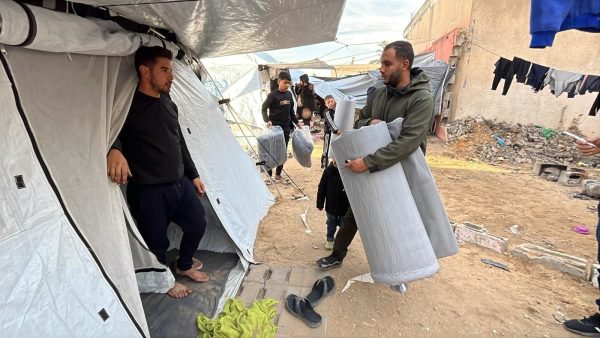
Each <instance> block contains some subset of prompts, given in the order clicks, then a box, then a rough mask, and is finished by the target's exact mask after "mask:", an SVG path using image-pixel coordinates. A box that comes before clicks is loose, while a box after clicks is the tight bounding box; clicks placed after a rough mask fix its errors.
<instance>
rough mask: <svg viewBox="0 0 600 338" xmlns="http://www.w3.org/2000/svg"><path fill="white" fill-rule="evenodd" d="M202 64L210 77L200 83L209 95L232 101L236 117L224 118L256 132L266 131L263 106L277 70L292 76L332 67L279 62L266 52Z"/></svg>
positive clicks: (312, 63)
mask: <svg viewBox="0 0 600 338" xmlns="http://www.w3.org/2000/svg"><path fill="white" fill-rule="evenodd" d="M202 64H203V65H204V66H205V67H206V70H207V71H208V73H209V74H210V76H206V77H205V78H203V82H204V84H205V85H206V87H207V89H208V90H209V91H210V92H211V94H213V95H214V96H216V97H220V96H221V95H222V96H223V97H224V98H228V99H231V107H232V108H233V110H234V111H235V113H236V115H237V116H235V117H233V116H231V115H230V114H232V112H230V111H226V112H225V114H226V116H227V119H228V120H230V121H235V120H234V119H235V118H239V119H240V120H241V121H238V122H242V123H244V124H246V125H248V126H251V127H254V128H259V129H261V128H262V129H264V128H265V123H264V122H263V118H262V114H261V106H262V103H263V101H264V100H265V98H266V97H267V95H268V94H269V92H270V90H271V88H270V81H271V80H273V79H276V78H277V75H278V74H279V72H280V71H282V70H287V71H290V72H291V73H292V74H294V70H295V69H298V68H312V69H324V68H333V67H331V66H329V65H328V64H327V63H325V62H323V61H318V60H309V61H306V62H299V63H280V62H277V60H275V59H274V58H273V57H272V56H271V55H269V54H268V53H265V52H260V53H253V54H243V55H232V56H224V57H217V58H208V59H203V60H202Z"/></svg>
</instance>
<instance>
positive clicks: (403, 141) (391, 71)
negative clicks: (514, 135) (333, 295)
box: [317, 41, 433, 269]
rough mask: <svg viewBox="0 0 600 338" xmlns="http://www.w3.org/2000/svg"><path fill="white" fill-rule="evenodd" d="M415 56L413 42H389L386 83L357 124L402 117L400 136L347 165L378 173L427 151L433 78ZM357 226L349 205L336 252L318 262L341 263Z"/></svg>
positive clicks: (384, 59) (326, 264)
mask: <svg viewBox="0 0 600 338" xmlns="http://www.w3.org/2000/svg"><path fill="white" fill-rule="evenodd" d="M413 59H414V52H413V48H412V45H411V44H410V43H408V42H406V41H395V42H392V43H390V44H388V45H387V46H385V48H384V50H383V53H382V54H381V67H380V68H379V72H380V73H381V76H382V77H383V83H384V84H385V85H386V86H385V87H381V88H378V89H377V90H376V91H375V92H374V93H373V94H372V96H371V98H370V99H369V100H367V104H366V105H365V107H364V108H363V110H362V111H361V113H360V116H359V119H358V121H356V123H355V128H360V127H364V126H367V125H372V124H375V123H379V122H382V121H384V122H391V121H393V120H395V119H397V118H398V117H402V118H404V121H403V123H402V132H401V133H400V137H398V138H397V139H396V140H394V141H393V142H391V143H389V144H388V145H386V146H385V147H382V148H379V149H378V150H377V151H376V152H374V153H373V154H369V155H367V156H365V157H362V158H356V159H348V160H347V161H346V164H345V166H346V168H348V169H350V170H352V171H353V172H356V173H362V172H365V171H369V172H370V173H374V172H377V171H380V170H385V169H387V168H389V167H391V166H393V165H394V164H396V163H398V162H400V161H401V160H403V159H406V158H408V157H409V156H410V155H411V154H412V153H413V152H414V151H415V150H417V149H418V148H421V150H422V151H423V154H425V148H426V145H427V132H428V131H429V129H430V128H431V125H432V122H433V97H432V96H431V90H430V87H429V78H428V77H427V75H425V73H424V72H423V71H422V70H420V69H419V68H412V63H413ZM357 230H358V228H357V226H356V220H355V219H354V214H353V213H352V209H349V210H348V213H347V214H346V216H344V218H343V220H342V227H341V228H340V230H339V231H338V233H337V236H336V238H335V241H334V244H333V252H332V253H331V255H329V256H326V257H323V258H320V259H319V260H317V266H319V267H320V268H323V269H327V268H330V267H333V266H336V265H339V264H341V263H342V261H343V259H344V257H345V256H346V253H347V252H348V246H350V243H351V242H352V239H354V236H355V235H356V231H357Z"/></svg>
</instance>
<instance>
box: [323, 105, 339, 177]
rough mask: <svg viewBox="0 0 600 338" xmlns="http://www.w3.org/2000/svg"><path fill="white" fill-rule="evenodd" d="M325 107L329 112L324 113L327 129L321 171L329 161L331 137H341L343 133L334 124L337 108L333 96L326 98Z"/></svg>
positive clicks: (324, 135) (325, 130) (324, 136)
mask: <svg viewBox="0 0 600 338" xmlns="http://www.w3.org/2000/svg"><path fill="white" fill-rule="evenodd" d="M325 106H326V107H327V110H325V111H324V112H323V116H324V121H325V129H324V131H323V155H321V169H323V168H325V167H327V164H328V163H327V162H328V161H329V145H330V144H331V135H332V134H335V135H340V134H341V131H340V130H339V129H338V128H337V126H336V125H335V123H334V122H333V118H334V117H335V106H336V102H335V99H334V98H333V96H331V95H327V96H325Z"/></svg>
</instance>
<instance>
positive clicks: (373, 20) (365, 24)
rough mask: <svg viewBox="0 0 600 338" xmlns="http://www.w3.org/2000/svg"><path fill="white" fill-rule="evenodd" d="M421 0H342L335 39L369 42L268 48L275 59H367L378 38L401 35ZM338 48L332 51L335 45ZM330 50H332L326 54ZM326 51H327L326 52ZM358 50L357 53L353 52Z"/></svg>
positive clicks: (375, 53)
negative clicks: (342, 9)
mask: <svg viewBox="0 0 600 338" xmlns="http://www.w3.org/2000/svg"><path fill="white" fill-rule="evenodd" d="M424 2H425V0H346V6H345V8H344V12H343V13H342V19H341V21H340V25H339V28H338V33H337V40H338V41H339V42H343V43H344V44H358V43H362V44H364V43H372V42H375V43H373V44H365V45H359V46H348V47H344V45H342V44H339V43H336V42H326V43H320V44H316V45H308V46H302V47H296V48H288V49H280V50H276V51H269V52H268V53H269V54H270V55H272V56H273V57H274V58H275V59H276V60H277V61H279V62H296V61H305V60H309V59H314V58H319V59H321V60H323V61H326V62H327V63H329V64H345V63H350V62H351V61H352V56H355V62H354V63H369V61H371V60H378V59H379V56H380V51H381V46H378V45H377V43H378V42H381V41H387V42H392V41H395V40H402V39H403V38H404V36H403V31H404V28H405V27H406V25H408V23H409V22H410V18H411V14H414V13H416V12H417V11H418V10H419V8H420V7H421V5H423V3H424ZM340 47H343V48H341V49H340V50H338V51H336V52H333V51H335V50H336V49H338V48H340ZM330 52H333V53H331V54H329V53H330ZM326 54H329V55H326ZM357 54H360V55H357Z"/></svg>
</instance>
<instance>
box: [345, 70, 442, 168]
mask: <svg viewBox="0 0 600 338" xmlns="http://www.w3.org/2000/svg"><path fill="white" fill-rule="evenodd" d="M410 78H411V81H410V83H409V84H408V86H406V87H405V88H403V89H401V90H397V89H395V88H392V87H390V86H385V87H381V88H378V89H377V90H376V91H375V92H374V93H373V97H372V98H371V100H369V101H367V104H366V105H365V107H364V108H363V110H362V111H361V112H360V115H359V119H358V120H357V121H356V123H355V127H356V128H360V127H364V126H366V125H368V124H369V122H370V121H371V120H372V119H379V120H382V121H385V122H392V121H393V120H395V119H397V118H399V117H402V118H404V121H403V122H402V131H401V133H400V137H399V138H397V139H396V140H394V141H392V143H390V144H388V145H387V146H385V147H382V148H379V149H378V150H377V151H376V152H375V153H373V154H370V155H367V156H365V157H364V158H363V160H364V161H365V164H366V165H367V167H369V171H370V172H372V173H374V172H376V171H379V170H384V169H387V168H389V167H391V166H393V165H394V164H396V163H398V162H400V161H401V160H404V159H406V158H408V156H410V155H411V154H412V153H413V152H414V151H415V150H417V148H419V147H421V149H422V150H423V154H425V148H426V146H427V132H428V131H429V129H430V128H431V125H432V123H433V96H431V90H430V88H429V78H428V77H427V75H425V72H423V71H422V70H421V69H419V68H417V67H415V68H413V69H411V70H410Z"/></svg>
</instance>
